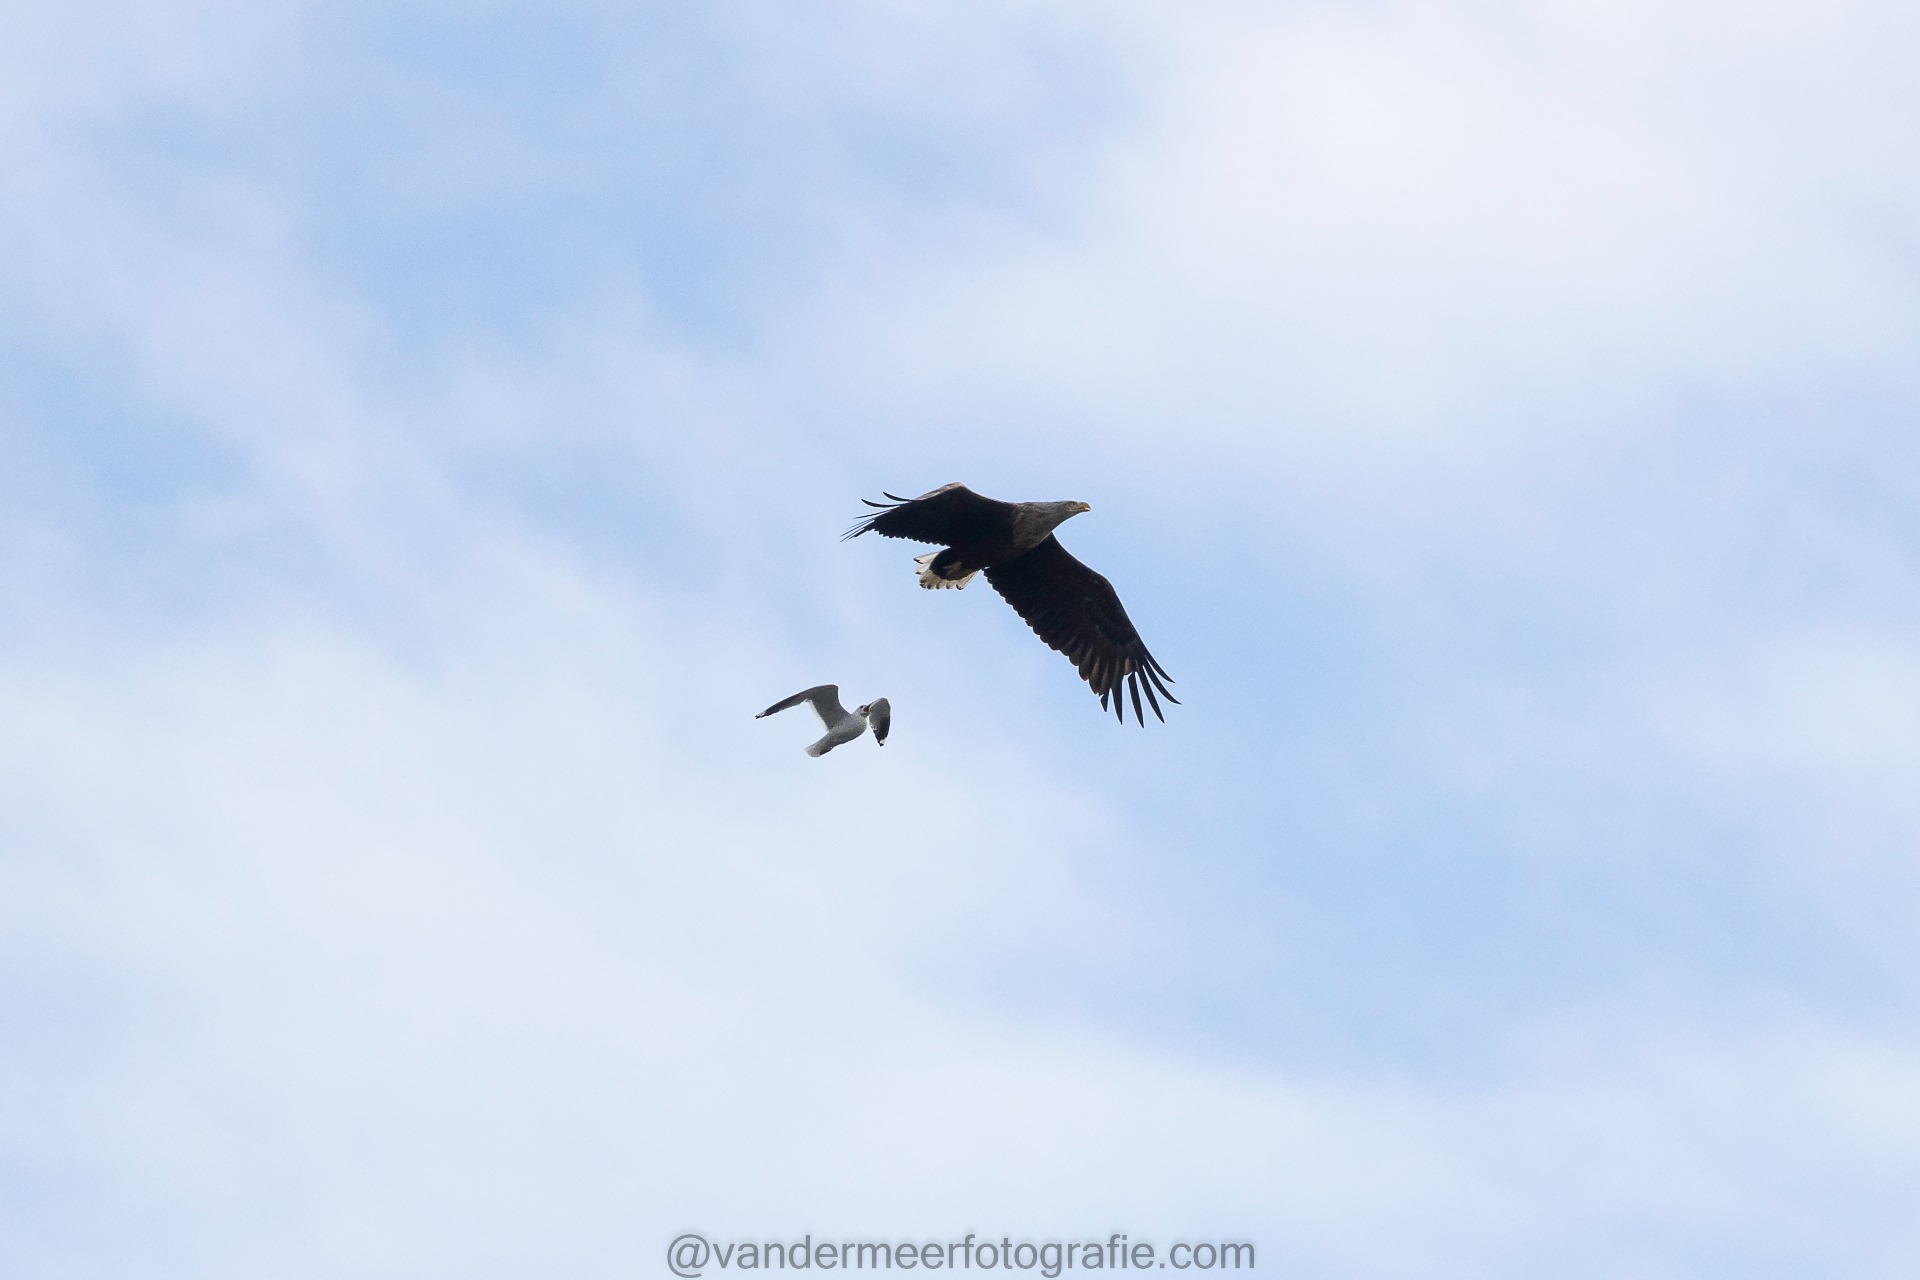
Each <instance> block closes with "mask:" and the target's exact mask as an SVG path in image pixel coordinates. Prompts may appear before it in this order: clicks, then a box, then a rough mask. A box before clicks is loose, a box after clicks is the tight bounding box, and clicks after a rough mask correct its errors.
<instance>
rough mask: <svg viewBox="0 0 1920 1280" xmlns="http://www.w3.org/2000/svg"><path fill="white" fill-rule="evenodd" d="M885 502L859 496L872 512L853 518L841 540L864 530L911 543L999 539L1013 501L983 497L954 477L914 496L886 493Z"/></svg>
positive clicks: (951, 543) (1010, 520)
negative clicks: (949, 482) (929, 491)
mask: <svg viewBox="0 0 1920 1280" xmlns="http://www.w3.org/2000/svg"><path fill="white" fill-rule="evenodd" d="M883 496H884V497H887V498H890V499H892V501H890V502H871V501H868V499H866V498H862V499H860V501H862V502H865V503H866V504H867V505H868V506H870V507H875V508H878V510H877V511H876V512H875V514H873V515H870V516H866V517H864V518H862V519H860V520H858V521H855V522H854V525H853V527H852V528H851V529H848V530H847V531H846V532H845V533H844V534H842V535H841V540H842V541H844V540H846V539H847V538H857V537H859V536H860V535H861V534H863V533H877V534H879V535H880V536H881V537H883V538H907V539H910V540H912V541H914V542H936V543H939V544H941V545H943V546H949V547H951V546H965V545H969V544H976V543H981V542H990V541H994V540H996V539H1004V538H1005V537H1006V535H1007V533H1008V532H1009V531H1010V530H1011V529H1012V527H1013V503H1011V502H1001V501H999V500H997V499H995V498H983V497H981V496H980V495H979V494H977V493H975V492H974V491H973V490H971V489H969V488H967V486H965V485H963V484H960V483H958V482H956V483H954V484H943V485H941V486H940V487H939V488H938V489H935V490H933V491H932V492H931V493H923V494H921V495H920V496H919V497H917V498H902V497H899V496H897V495H895V494H891V493H889V494H885V495H883Z"/></svg>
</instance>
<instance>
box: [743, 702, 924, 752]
mask: <svg viewBox="0 0 1920 1280" xmlns="http://www.w3.org/2000/svg"><path fill="white" fill-rule="evenodd" d="M803 702H811V703H812V704H813V712H814V714H815V715H817V716H819V717H820V723H821V724H823V725H825V726H826V727H827V736H826V737H824V738H822V739H820V741H818V742H816V743H814V744H813V745H812V746H810V747H808V748H807V754H808V755H810V756H823V755H825V754H827V752H829V751H831V750H833V749H834V748H835V747H837V746H839V745H840V744H841V743H843V742H852V741H853V740H854V739H855V738H857V737H859V736H860V735H861V734H863V733H865V732H866V731H867V726H868V725H872V726H873V740H874V741H875V742H877V743H879V744H880V745H881V746H883V747H884V746H886V745H887V730H888V729H890V728H892V727H893V706H892V704H891V703H889V702H888V701H887V700H886V699H885V698H876V699H875V700H874V701H872V702H869V703H867V704H866V705H865V706H863V707H859V708H856V709H855V710H853V711H848V710H847V709H846V708H845V707H843V706H841V705H840V686H839V685H837V684H817V685H815V686H813V688H811V689H802V690H801V691H800V692H799V693H796V694H794V695H793V696H792V697H791V698H782V699H781V700H780V701H778V702H776V703H774V704H773V705H772V706H770V707H768V708H767V709H766V710H765V711H762V712H761V713H760V714H759V715H757V716H755V717H754V719H755V720H764V719H766V717H768V716H770V715H772V714H773V713H774V712H776V711H785V710H786V709H787V708H788V707H797V706H799V705H800V704H801V703H803Z"/></svg>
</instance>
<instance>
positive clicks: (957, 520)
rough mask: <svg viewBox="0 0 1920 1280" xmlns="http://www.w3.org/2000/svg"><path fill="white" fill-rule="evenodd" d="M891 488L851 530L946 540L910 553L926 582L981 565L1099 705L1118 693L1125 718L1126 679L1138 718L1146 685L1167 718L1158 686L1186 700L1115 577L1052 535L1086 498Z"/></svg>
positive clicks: (951, 582)
mask: <svg viewBox="0 0 1920 1280" xmlns="http://www.w3.org/2000/svg"><path fill="white" fill-rule="evenodd" d="M885 496H886V497H887V498H888V499H890V501H887V502H871V501H868V500H867V499H865V498H862V499H861V501H862V502H865V503H866V504H867V505H868V506H869V507H873V508H876V511H875V514H873V515H869V516H866V517H864V518H863V519H861V520H860V521H859V522H858V523H856V524H855V525H854V526H853V528H851V529H849V530H847V532H846V535H845V536H846V537H848V538H857V537H859V536H860V535H861V534H863V533H877V534H879V535H880V536H881V537H883V538H907V539H910V540H912V541H914V542H931V543H934V544H936V545H944V546H945V548H946V549H945V550H943V551H934V552H929V553H928V554H926V555H924V556H920V557H917V558H916V559H915V560H914V563H915V564H916V565H918V566H919V576H920V585H921V586H923V587H928V588H936V587H955V588H958V587H964V586H966V585H967V583H968V582H970V581H972V580H973V575H974V574H976V573H980V572H982V571H984V572H985V573H986V575H987V581H988V582H989V583H991V584H992V586H993V589H994V590H995V591H998V592H999V593H1000V594H1001V596H1003V597H1004V598H1005V599H1006V602H1007V603H1008V604H1010V605H1012V606H1013V608H1014V611H1015V612H1016V613H1018V614H1019V615H1020V616H1021V617H1022V618H1023V619H1025V620H1026V623H1027V625H1028V626H1030V627H1032V628H1033V631H1034V634H1035V635H1037V636H1039V637H1040V638H1041V639H1042V640H1044V641H1046V642H1047V645H1048V646H1049V647H1050V648H1054V649H1057V650H1059V651H1060V652H1061V653H1064V654H1066V655H1067V658H1068V660H1069V661H1071V662H1072V663H1073V664H1074V666H1075V667H1077V668H1079V671H1080V675H1081V677H1082V678H1083V679H1084V680H1086V682H1087V683H1088V684H1089V685H1091V686H1093V691H1094V692H1095V693H1097V694H1099V695H1100V709H1101V710H1103V711H1104V710H1106V707H1107V699H1108V698H1112V699H1113V713H1114V715H1116V716H1118V717H1119V718H1120V719H1121V720H1122V721H1123V722H1124V721H1125V720H1126V718H1127V715H1126V710H1125V708H1124V707H1123V706H1122V705H1121V698H1120V690H1121V687H1122V685H1124V686H1125V687H1126V690H1127V692H1128V693H1129V694H1131V695H1132V696H1133V717H1134V719H1135V720H1137V721H1139V722H1140V723H1141V724H1145V723H1146V722H1147V718H1146V716H1145V715H1143V714H1142V713H1141V710H1140V693H1141V691H1142V690H1143V689H1144V690H1145V691H1146V695H1147V705H1148V706H1150V707H1152V708H1153V714H1154V715H1155V716H1157V717H1159V718H1160V719H1161V720H1165V719H1166V717H1165V716H1163V715H1161V714H1160V703H1159V700H1158V699H1157V698H1155V696H1154V695H1155V693H1156V691H1157V692H1158V694H1159V696H1160V697H1161V698H1165V699H1166V700H1167V701H1168V702H1173V703H1177V702H1179V701H1180V700H1179V699H1178V698H1176V697H1174V696H1173V695H1172V694H1171V693H1168V692H1167V683H1170V682H1171V681H1172V680H1173V677H1172V676H1170V675H1168V674H1167V673H1166V671H1165V669H1164V668H1162V667H1161V665H1160V664H1159V663H1158V662H1155V661H1154V660H1153V655H1152V654H1151V653H1148V652H1147V646H1146V645H1145V644H1144V643H1143V642H1142V641H1141V639H1140V633H1139V632H1138V631H1135V630H1134V629H1133V623H1132V622H1131V621H1129V620H1128V618H1127V611H1126V610H1125V609H1124V608H1122V607H1121V604H1120V597H1119V596H1118V595H1116V594H1115V593H1114V590H1113V584H1112V583H1110V582H1108V581H1107V580H1106V579H1105V578H1104V577H1102V576H1101V575H1100V574H1097V573H1095V572H1094V571H1093V570H1092V569H1089V568H1087V566H1086V565H1084V564H1081V563H1080V562H1079V561H1078V560H1075V559H1074V558H1073V557H1072V556H1070V555H1068V554H1067V549H1066V548H1065V547H1063V546H1061V545H1060V540H1059V539H1057V538H1055V537H1054V536H1053V531H1054V529H1055V528H1056V527H1058V526H1059V525H1060V524H1061V523H1063V522H1064V521H1066V520H1068V519H1071V518H1072V517H1074V516H1077V515H1079V514H1080V513H1081V512H1082V511H1091V510H1093V508H1092V507H1090V506H1088V505H1087V504H1086V503H1084V502H999V501H996V500H994V499H992V498H984V497H981V496H980V495H979V494H977V493H975V492H974V491H973V490H971V489H969V488H967V486H965V485H963V484H948V485H942V486H940V487H939V488H938V489H935V490H934V491H933V492H932V493H924V494H921V495H920V496H919V497H917V498H901V497H897V496H895V495H894V494H891V493H889V494H886V495H885Z"/></svg>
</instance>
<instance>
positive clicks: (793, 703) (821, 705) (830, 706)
mask: <svg viewBox="0 0 1920 1280" xmlns="http://www.w3.org/2000/svg"><path fill="white" fill-rule="evenodd" d="M803 702H811V703H812V704H813V713H814V714H815V715H817V716H819V717H820V723H821V724H823V725H825V726H826V727H827V728H829V729H831V728H833V726H835V725H837V724H839V723H840V722H841V721H842V720H845V719H846V718H847V709H846V708H845V707H843V706H841V705H840V686H839V685H837V684H817V685H815V686H813V688H811V689H802V690H801V691H800V692H798V693H796V694H794V695H793V696H792V697H791V698H782V699H781V700H780V701H778V702H776V703H774V704H773V705H772V706H770V707H768V708H767V709H766V710H765V711H762V712H761V713H760V714H759V715H757V716H755V717H754V719H755V720H759V719H763V718H764V717H766V716H770V715H772V714H773V713H774V712H776V711H785V710H786V709H787V708H788V707H797V706H799V705H800V704H801V703H803Z"/></svg>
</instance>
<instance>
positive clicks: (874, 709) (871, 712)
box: [867, 698, 893, 747]
mask: <svg viewBox="0 0 1920 1280" xmlns="http://www.w3.org/2000/svg"><path fill="white" fill-rule="evenodd" d="M867 723H868V724H870V725H872V726H873V737H874V741H876V742H878V743H879V744H880V745H881V746H883V747H884V746H886V745H887V730H888V729H890V728H891V727H892V726H893V704H892V703H890V702H888V701H887V700H886V699H885V698H875V699H874V700H873V701H872V702H869V703H868V704H867Z"/></svg>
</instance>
